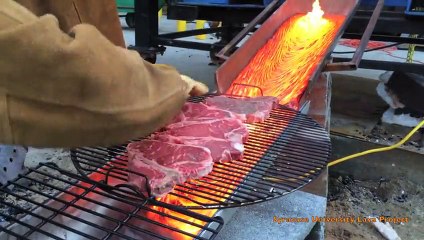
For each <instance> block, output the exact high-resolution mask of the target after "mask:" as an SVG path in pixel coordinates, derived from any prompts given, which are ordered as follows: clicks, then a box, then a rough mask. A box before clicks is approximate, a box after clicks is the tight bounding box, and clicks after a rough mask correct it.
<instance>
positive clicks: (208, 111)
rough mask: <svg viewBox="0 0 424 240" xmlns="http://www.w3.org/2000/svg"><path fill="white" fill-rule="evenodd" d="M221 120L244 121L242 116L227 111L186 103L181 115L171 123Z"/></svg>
mask: <svg viewBox="0 0 424 240" xmlns="http://www.w3.org/2000/svg"><path fill="white" fill-rule="evenodd" d="M222 118H238V119H240V120H242V121H246V119H245V118H244V117H243V116H240V115H236V114H234V113H232V112H230V111H227V110H223V109H219V108H215V107H211V106H208V105H206V104H204V103H192V102H187V103H185V104H184V106H183V108H182V111H181V113H180V114H178V115H177V116H176V117H175V118H174V120H173V123H176V122H181V121H200V120H211V119H222Z"/></svg>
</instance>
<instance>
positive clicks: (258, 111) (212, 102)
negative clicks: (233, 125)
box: [205, 96, 278, 123]
mask: <svg viewBox="0 0 424 240" xmlns="http://www.w3.org/2000/svg"><path fill="white" fill-rule="evenodd" d="M205 102H206V104H207V105H209V106H212V107H216V108H219V109H223V110H227V111H230V112H233V113H235V114H236V115H238V116H239V117H240V118H244V119H246V122H247V123H256V122H263V121H265V120H266V119H267V118H269V116H270V113H271V110H272V109H274V108H276V107H278V99H277V98H275V97H268V96H265V97H255V98H232V97H226V96H216V97H211V98H207V99H206V100H205Z"/></svg>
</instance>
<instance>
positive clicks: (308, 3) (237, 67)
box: [216, 0, 359, 93]
mask: <svg viewBox="0 0 424 240" xmlns="http://www.w3.org/2000/svg"><path fill="white" fill-rule="evenodd" d="M313 2H314V0H288V1H285V2H284V4H282V5H281V6H280V7H279V8H278V9H277V10H276V11H275V12H274V13H273V14H272V15H271V17H269V18H268V19H267V20H266V21H265V22H264V23H263V24H262V25H261V27H260V28H259V29H258V30H257V31H255V33H254V34H252V36H251V37H250V38H249V39H248V40H247V41H246V42H245V43H244V44H243V45H242V46H241V47H240V48H239V49H237V51H236V52H235V53H234V54H232V55H231V57H230V58H228V60H227V61H225V62H224V63H223V64H222V65H221V67H220V68H218V70H217V71H216V83H217V88H218V93H225V92H226V91H227V89H228V88H229V87H230V86H231V84H232V82H233V81H234V79H235V78H236V77H237V76H238V74H239V73H240V72H241V71H242V70H243V69H244V68H245V67H246V65H247V64H248V63H249V62H250V60H251V59H252V58H253V57H254V56H255V54H256V52H257V51H258V50H259V49H260V48H261V47H262V46H264V45H265V44H266V43H267V41H268V39H270V38H271V37H272V36H273V35H274V33H275V31H276V30H277V29H278V27H280V26H281V24H282V23H284V22H285V21H286V20H287V19H289V18H290V17H292V16H293V15H295V14H299V13H304V14H306V13H307V12H310V11H311V10H312V4H313ZM358 2H359V1H358V0H345V1H339V0H328V1H321V2H320V4H321V8H322V9H323V11H324V12H325V13H326V14H332V15H343V16H346V18H345V22H344V24H343V25H342V27H341V28H340V29H339V31H338V33H337V34H336V38H335V39H334V42H333V44H332V46H331V47H329V48H328V50H327V55H328V56H329V55H330V54H331V52H332V50H333V49H334V47H335V46H336V43H337V39H338V38H340V36H341V35H342V33H343V31H344V29H345V28H346V27H347V24H348V23H349V21H350V19H351V17H352V15H353V13H354V11H355V10H356V7H357V6H358ZM325 59H326V57H324V58H323V60H322V61H321V64H320V65H319V67H318V68H317V69H316V71H315V73H314V74H312V76H311V79H310V81H313V80H314V79H316V78H317V77H318V76H319V74H320V72H321V70H322V69H323V67H324V63H325Z"/></svg>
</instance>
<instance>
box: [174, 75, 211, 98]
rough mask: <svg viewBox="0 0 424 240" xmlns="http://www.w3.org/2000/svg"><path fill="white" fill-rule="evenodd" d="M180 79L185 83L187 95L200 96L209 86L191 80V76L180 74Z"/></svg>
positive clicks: (206, 91)
mask: <svg viewBox="0 0 424 240" xmlns="http://www.w3.org/2000/svg"><path fill="white" fill-rule="evenodd" d="M181 79H182V80H183V81H184V82H186V83H187V85H188V88H187V94H188V95H189V96H202V95H205V94H206V93H208V91H209V88H208V86H206V85H205V84H203V83H201V82H198V81H195V80H193V79H192V78H191V77H189V76H186V75H183V74H181Z"/></svg>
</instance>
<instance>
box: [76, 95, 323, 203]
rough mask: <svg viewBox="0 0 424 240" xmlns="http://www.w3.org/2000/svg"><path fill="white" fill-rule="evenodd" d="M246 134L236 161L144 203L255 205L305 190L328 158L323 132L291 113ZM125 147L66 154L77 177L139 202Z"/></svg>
mask: <svg viewBox="0 0 424 240" xmlns="http://www.w3.org/2000/svg"><path fill="white" fill-rule="evenodd" d="M201 100H202V98H197V99H192V101H195V102H198V101H201ZM248 129H249V138H248V141H247V143H246V144H245V152H244V156H243V158H242V159H241V160H239V161H233V162H230V163H223V164H220V163H215V165H214V169H213V171H212V172H211V173H210V174H209V175H207V176H205V177H203V178H201V179H198V180H190V181H188V182H186V183H184V184H182V185H177V186H176V187H175V188H174V190H173V191H172V192H171V193H169V194H168V195H167V196H166V197H164V198H162V199H154V198H149V199H148V201H150V202H152V203H153V204H154V203H155V202H157V201H160V202H164V203H167V204H170V205H177V206H182V207H186V208H191V209H205V208H228V207H239V206H242V205H248V204H254V203H259V202H263V201H267V200H270V199H274V198H277V197H281V196H283V195H286V194H288V193H291V192H293V191H295V190H297V189H299V188H301V187H303V186H305V185H306V184H308V183H309V182H311V181H312V180H313V179H314V178H316V177H317V176H318V175H319V174H320V172H321V171H322V170H323V169H324V168H325V167H326V165H327V163H328V160H329V158H330V152H331V143H330V137H329V134H328V133H327V131H326V130H325V129H323V128H322V127H321V126H319V125H318V124H317V123H316V122H315V121H314V120H312V119H311V118H310V117H308V116H306V115H304V114H301V113H299V112H297V111H294V110H291V109H288V108H285V107H280V108H278V109H274V110H273V111H272V112H271V117H270V118H268V119H267V120H266V121H265V122H263V123H256V124H249V125H248ZM125 146H126V145H122V146H117V147H113V148H78V149H74V150H72V151H71V156H72V159H73V162H74V164H75V166H76V168H77V170H78V171H79V172H80V173H81V174H83V175H86V174H89V173H90V172H92V171H96V172H97V173H101V174H102V175H103V176H104V178H102V179H96V181H99V182H102V183H103V184H105V188H108V189H109V190H111V191H114V190H117V188H120V190H121V191H122V189H123V188H125V189H127V190H128V189H132V190H134V191H135V192H134V193H133V197H135V198H136V199H137V198H140V201H144V200H145V197H144V196H142V194H140V193H137V191H136V190H135V189H134V188H133V187H132V186H129V185H127V175H128V169H127V155H126V150H125ZM138 174H140V176H143V175H142V173H138ZM87 176H88V175H87ZM131 192H132V191H130V190H128V193H131Z"/></svg>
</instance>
